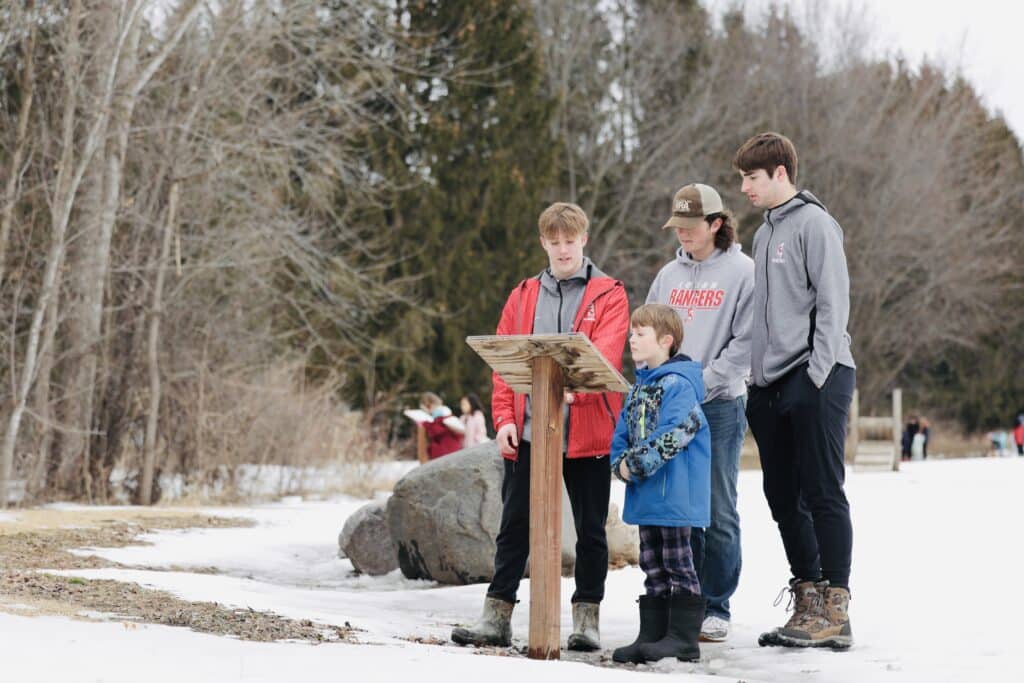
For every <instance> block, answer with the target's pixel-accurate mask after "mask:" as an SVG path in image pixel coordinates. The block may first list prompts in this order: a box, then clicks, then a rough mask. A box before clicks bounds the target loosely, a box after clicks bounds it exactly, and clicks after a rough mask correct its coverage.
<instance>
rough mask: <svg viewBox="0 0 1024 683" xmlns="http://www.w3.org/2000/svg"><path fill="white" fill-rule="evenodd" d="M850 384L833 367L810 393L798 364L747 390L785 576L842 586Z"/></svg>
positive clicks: (847, 539) (846, 565) (848, 542)
mask: <svg viewBox="0 0 1024 683" xmlns="http://www.w3.org/2000/svg"><path fill="white" fill-rule="evenodd" d="M855 383H856V373H855V371H854V369H853V368H848V367H846V366H844V365H835V366H833V368H832V372H831V373H829V376H828V379H826V380H825V384H824V385H822V387H821V389H818V388H817V387H815V386H814V383H813V382H812V381H811V378H810V377H809V376H808V374H807V365H806V364H804V365H801V366H800V367H798V368H796V369H795V370H793V371H792V372H790V373H788V374H787V375H785V376H784V377H782V378H780V379H779V380H777V381H776V382H774V383H772V384H770V385H768V386H767V387H756V386H755V387H751V389H750V397H749V400H748V402H747V419H748V422H749V423H750V430H751V432H753V434H754V439H755V440H756V441H757V448H758V451H759V452H760V456H761V469H762V471H763V482H764V495H765V498H767V499H768V507H769V508H771V511H772V518H773V519H775V522H776V523H777V524H778V525H779V532H780V533H781V534H782V543H783V545H784V546H785V549H786V557H787V559H788V560H789V566H790V570H791V571H792V572H793V576H794V577H796V578H798V579H814V580H817V579H818V578H819V577H821V578H825V579H828V580H829V583H831V584H832V585H833V586H842V587H845V588H848V587H849V583H850V562H851V554H852V548H853V525H852V524H851V523H850V506H849V503H848V502H847V500H846V493H845V492H844V491H843V481H844V479H845V475H846V470H845V468H844V465H843V455H844V450H845V442H846V421H847V417H848V415H849V411H850V401H851V400H852V398H853V387H854V385H855Z"/></svg>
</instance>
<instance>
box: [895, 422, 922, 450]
mask: <svg viewBox="0 0 1024 683" xmlns="http://www.w3.org/2000/svg"><path fill="white" fill-rule="evenodd" d="M920 428H921V426H920V424H919V423H918V421H917V416H916V415H911V416H910V418H909V419H908V420H907V424H906V425H905V426H904V427H903V435H902V436H901V437H900V449H901V454H900V459H901V460H910V455H911V453H910V450H911V448H912V447H913V445H914V437H915V436H916V435H917V432H918V431H919V430H920Z"/></svg>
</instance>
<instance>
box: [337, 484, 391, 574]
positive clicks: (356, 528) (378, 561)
mask: <svg viewBox="0 0 1024 683" xmlns="http://www.w3.org/2000/svg"><path fill="white" fill-rule="evenodd" d="M338 548H339V552H338V556H339V557H348V559H349V560H351V561H352V566H353V567H355V568H356V569H357V570H358V571H360V572H362V573H364V574H370V575H372V576H378V575H380V574H387V573H388V572H391V571H394V570H395V569H398V550H397V548H396V547H395V544H394V542H393V541H392V540H391V533H390V532H389V531H388V522H387V514H386V512H385V506H384V503H380V502H373V503H367V504H366V505H364V506H363V507H361V508H359V509H358V510H356V511H355V512H353V513H352V515H351V516H349V518H348V519H347V520H345V526H344V527H343V528H342V530H341V534H339V536H338Z"/></svg>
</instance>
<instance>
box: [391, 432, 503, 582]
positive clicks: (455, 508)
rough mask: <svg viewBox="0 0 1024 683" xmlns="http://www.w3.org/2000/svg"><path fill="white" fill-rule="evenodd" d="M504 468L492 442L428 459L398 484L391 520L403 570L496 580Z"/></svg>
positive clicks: (416, 575)
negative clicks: (496, 541)
mask: <svg viewBox="0 0 1024 683" xmlns="http://www.w3.org/2000/svg"><path fill="white" fill-rule="evenodd" d="M503 470H504V467H503V465H502V460H501V455H500V454H499V452H498V446H497V444H495V443H494V442H493V441H492V442H488V443H484V444H480V445H479V446H474V447H472V448H467V449H465V450H461V451H458V452H456V453H452V454H450V455H446V456H444V457H443V458H437V459H436V460H431V461H429V462H427V463H424V464H423V465H421V466H419V467H417V468H415V469H413V470H411V471H409V473H408V474H406V475H405V476H404V477H402V478H401V479H400V480H399V481H398V483H397V484H395V489H394V492H393V493H392V494H391V498H389V499H388V503H387V521H388V528H389V529H390V532H391V538H393V539H394V542H395V545H396V547H397V548H398V566H399V567H401V569H402V574H404V575H405V576H406V577H408V578H410V579H432V580H434V581H439V582H441V583H445V584H467V583H482V582H486V581H490V580H491V577H492V576H493V575H494V548H495V545H494V539H495V537H496V536H497V534H498V525H499V523H500V522H501V479H502V474H503Z"/></svg>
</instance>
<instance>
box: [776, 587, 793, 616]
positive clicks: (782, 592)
mask: <svg viewBox="0 0 1024 683" xmlns="http://www.w3.org/2000/svg"><path fill="white" fill-rule="evenodd" d="M786 593H789V602H788V603H786V611H787V612H792V611H793V604H794V602H795V601H796V591H795V590H794V589H793V587H792V586H790V585H789V584H786V585H785V586H783V587H782V590H780V591H779V594H778V595H776V596H775V600H773V601H772V607H778V606H779V605H780V604H781V603H782V600H783V599H784V598H785V596H786Z"/></svg>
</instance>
